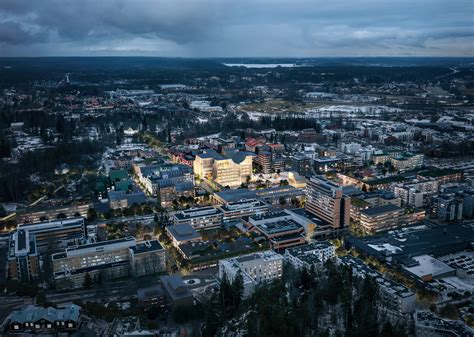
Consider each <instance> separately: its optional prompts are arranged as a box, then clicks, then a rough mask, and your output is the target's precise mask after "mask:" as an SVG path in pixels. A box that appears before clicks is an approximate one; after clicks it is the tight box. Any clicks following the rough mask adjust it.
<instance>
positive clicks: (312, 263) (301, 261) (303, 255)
mask: <svg viewBox="0 0 474 337" xmlns="http://www.w3.org/2000/svg"><path fill="white" fill-rule="evenodd" d="M335 256H336V247H334V245H332V244H331V243H330V242H329V241H315V242H312V243H308V244H307V245H303V246H298V247H293V248H288V249H287V250H285V255H284V257H285V261H287V262H288V263H290V264H291V265H292V266H293V267H294V268H296V269H298V270H301V269H303V268H306V269H308V270H309V269H311V268H313V267H314V268H321V267H322V266H323V264H324V263H325V262H326V261H327V260H329V259H333V258H334V257H335Z"/></svg>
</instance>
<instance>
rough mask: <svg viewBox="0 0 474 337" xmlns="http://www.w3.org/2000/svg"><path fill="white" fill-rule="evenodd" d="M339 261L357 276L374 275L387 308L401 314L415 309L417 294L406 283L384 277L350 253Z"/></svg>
mask: <svg viewBox="0 0 474 337" xmlns="http://www.w3.org/2000/svg"><path fill="white" fill-rule="evenodd" d="M338 261H339V263H341V264H343V265H346V266H349V267H351V268H352V272H353V273H354V275H355V276H357V277H361V278H365V277H373V278H374V280H375V282H376V283H377V285H378V287H377V292H378V295H379V298H380V301H381V302H382V303H383V304H384V306H385V307H386V308H388V309H390V310H393V311H395V312H397V313H399V314H409V313H412V312H413V311H414V310H415V302H416V295H415V293H414V292H412V291H411V290H410V289H408V288H407V287H405V286H404V285H402V284H400V283H396V282H394V281H391V280H389V279H387V278H385V277H383V275H382V274H380V273H379V272H378V271H376V270H374V269H372V268H370V267H369V266H367V265H366V264H364V262H363V261H362V260H360V259H358V258H355V257H352V256H350V255H346V256H343V257H341V258H340V259H339V260H338Z"/></svg>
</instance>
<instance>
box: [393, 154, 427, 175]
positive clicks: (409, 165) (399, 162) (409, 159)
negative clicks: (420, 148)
mask: <svg viewBox="0 0 474 337" xmlns="http://www.w3.org/2000/svg"><path fill="white" fill-rule="evenodd" d="M424 159H425V156H424V155H422V154H408V153H403V154H401V155H399V156H397V157H394V158H392V159H391V160H390V162H391V163H392V165H393V167H395V168H396V169H397V170H398V171H402V172H404V171H409V170H413V169H416V168H419V167H422V166H423V163H424Z"/></svg>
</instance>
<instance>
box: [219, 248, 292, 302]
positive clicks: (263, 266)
mask: <svg viewBox="0 0 474 337" xmlns="http://www.w3.org/2000/svg"><path fill="white" fill-rule="evenodd" d="M282 270H283V256H281V255H280V254H277V253H275V252H274V251H272V250H267V251H262V252H257V253H252V254H247V255H242V256H238V257H233V258H230V259H225V260H220V261H219V278H221V279H222V278H223V277H227V278H228V279H229V280H230V281H231V282H232V281H233V280H234V279H235V277H236V276H237V275H238V274H239V273H240V274H241V275H242V277H243V279H244V293H243V297H244V298H246V297H248V296H250V295H252V294H253V292H254V291H255V287H256V286H257V285H259V284H262V283H265V282H271V281H272V280H274V279H278V278H281V276H282Z"/></svg>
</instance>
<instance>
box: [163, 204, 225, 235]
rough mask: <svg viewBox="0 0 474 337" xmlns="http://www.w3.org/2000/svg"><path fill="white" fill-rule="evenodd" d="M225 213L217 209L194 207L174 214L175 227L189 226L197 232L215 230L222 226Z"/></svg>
mask: <svg viewBox="0 0 474 337" xmlns="http://www.w3.org/2000/svg"><path fill="white" fill-rule="evenodd" d="M223 217H224V213H223V212H222V211H221V210H220V209H219V208H216V207H213V206H206V207H194V208H188V209H185V210H181V211H178V212H175V213H173V216H172V221H173V223H174V224H175V225H178V224H188V225H191V226H192V227H193V228H194V229H196V230H201V229H214V228H219V227H221V226H222V219H223Z"/></svg>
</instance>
